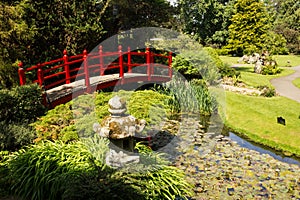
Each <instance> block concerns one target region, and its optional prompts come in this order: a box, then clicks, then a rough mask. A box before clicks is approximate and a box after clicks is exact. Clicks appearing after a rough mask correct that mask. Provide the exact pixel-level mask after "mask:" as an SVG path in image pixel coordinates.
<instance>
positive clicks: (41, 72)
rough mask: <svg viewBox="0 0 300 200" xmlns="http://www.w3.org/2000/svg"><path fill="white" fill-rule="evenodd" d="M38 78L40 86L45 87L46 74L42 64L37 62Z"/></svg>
mask: <svg viewBox="0 0 300 200" xmlns="http://www.w3.org/2000/svg"><path fill="white" fill-rule="evenodd" d="M37 69H38V70H37V78H38V83H39V85H40V87H43V83H44V74H43V69H42V67H41V64H40V63H39V64H37Z"/></svg>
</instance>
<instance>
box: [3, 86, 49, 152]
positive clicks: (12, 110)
mask: <svg viewBox="0 0 300 200" xmlns="http://www.w3.org/2000/svg"><path fill="white" fill-rule="evenodd" d="M44 112H45V107H44V106H43V105H42V98H41V90H40V88H39V87H38V86H37V85H26V86H24V87H15V88H13V89H12V90H0V150H16V149H18V148H20V147H21V146H23V145H27V144H30V143H31V142H32V141H33V139H34V137H35V134H34V132H33V130H32V128H31V127H30V126H29V125H28V124H29V123H31V122H33V121H34V120H36V118H37V117H39V116H41V115H42V114H43V113H44Z"/></svg>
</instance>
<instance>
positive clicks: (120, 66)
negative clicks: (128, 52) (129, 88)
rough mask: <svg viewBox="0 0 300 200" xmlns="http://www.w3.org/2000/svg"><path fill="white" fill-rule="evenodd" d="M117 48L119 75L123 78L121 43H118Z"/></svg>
mask: <svg viewBox="0 0 300 200" xmlns="http://www.w3.org/2000/svg"><path fill="white" fill-rule="evenodd" d="M118 50H119V68H120V72H119V73H120V74H119V77H120V78H123V77H124V65H123V53H122V46H121V45H119V47H118Z"/></svg>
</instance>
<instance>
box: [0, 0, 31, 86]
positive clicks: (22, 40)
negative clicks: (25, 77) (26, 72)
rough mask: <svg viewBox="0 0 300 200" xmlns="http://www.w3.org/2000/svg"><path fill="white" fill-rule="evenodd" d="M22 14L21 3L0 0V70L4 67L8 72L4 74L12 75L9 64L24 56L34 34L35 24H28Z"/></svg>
mask: <svg viewBox="0 0 300 200" xmlns="http://www.w3.org/2000/svg"><path fill="white" fill-rule="evenodd" d="M24 15H25V11H24V9H23V8H22V5H21V3H16V5H10V4H6V3H4V2H3V1H1V2H0V41H1V42H0V69H1V70H0V71H1V72H3V67H5V71H6V72H10V73H9V74H3V75H4V76H11V75H13V73H12V72H11V70H12V68H11V64H12V63H14V62H15V61H17V60H18V59H20V58H24V57H26V55H25V54H26V51H27V48H28V47H29V48H30V45H31V42H32V39H33V37H34V35H35V34H36V29H35V26H30V25H28V24H27V23H26V21H25V19H24V18H23V17H24ZM4 61H5V63H4ZM16 72H17V71H14V73H16ZM4 80H5V79H4ZM6 81H9V80H6ZM13 81H15V78H14V79H13ZM1 82H2V81H1Z"/></svg>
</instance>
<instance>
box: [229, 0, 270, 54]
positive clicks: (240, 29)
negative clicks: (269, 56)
mask: <svg viewBox="0 0 300 200" xmlns="http://www.w3.org/2000/svg"><path fill="white" fill-rule="evenodd" d="M234 8H235V13H234V15H233V16H232V19H231V21H232V24H231V25H230V26H229V30H228V31H229V40H228V45H227V47H226V48H227V49H229V50H230V52H231V53H234V54H237V55H242V54H247V53H253V52H257V51H260V50H262V49H265V48H267V42H268V41H269V38H268V33H269V30H270V28H271V23H270V21H269V15H268V13H267V10H266V7H265V5H264V3H263V2H261V1H260V0H237V2H236V3H235V5H234Z"/></svg>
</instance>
